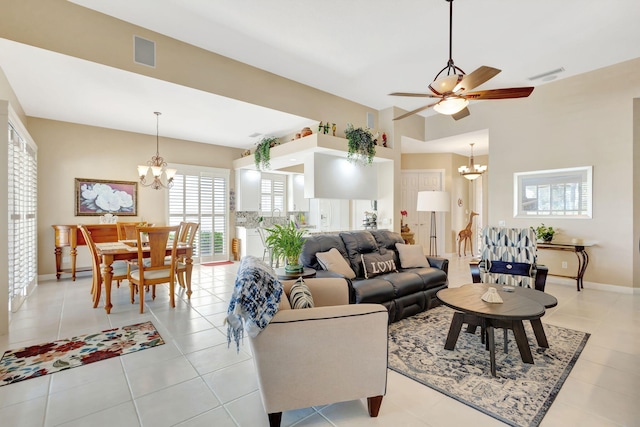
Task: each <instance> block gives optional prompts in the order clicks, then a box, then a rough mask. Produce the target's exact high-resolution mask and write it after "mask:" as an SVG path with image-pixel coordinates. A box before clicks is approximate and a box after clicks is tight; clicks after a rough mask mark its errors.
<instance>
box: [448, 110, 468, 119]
mask: <svg viewBox="0 0 640 427" xmlns="http://www.w3.org/2000/svg"><path fill="white" fill-rule="evenodd" d="M469 114H471V113H470V112H469V109H468V108H467V107H464V108H463V109H462V110H460V111H458V112H457V113H455V114H452V115H451V117H453V119H454V120H460V119H463V118H465V117H467V116H468V115H469Z"/></svg>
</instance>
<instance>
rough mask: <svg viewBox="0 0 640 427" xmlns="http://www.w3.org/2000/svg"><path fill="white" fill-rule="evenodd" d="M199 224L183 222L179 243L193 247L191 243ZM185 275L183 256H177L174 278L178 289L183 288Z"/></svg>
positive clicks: (184, 259) (184, 258)
mask: <svg viewBox="0 0 640 427" xmlns="http://www.w3.org/2000/svg"><path fill="white" fill-rule="evenodd" d="M199 227H200V223H198V222H184V223H182V224H181V232H180V239H179V243H186V244H187V245H189V246H193V242H194V240H195V238H196V235H197V233H198V228H199ZM186 273H187V263H186V257H185V256H179V257H177V260H176V276H177V278H178V284H179V285H180V287H182V288H184V287H185V282H186V277H185V276H186Z"/></svg>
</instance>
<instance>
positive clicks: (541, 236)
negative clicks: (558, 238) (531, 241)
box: [531, 224, 556, 243]
mask: <svg viewBox="0 0 640 427" xmlns="http://www.w3.org/2000/svg"><path fill="white" fill-rule="evenodd" d="M531 229H532V230H533V231H535V232H536V237H537V238H538V240H541V241H543V242H546V243H549V242H550V241H551V240H552V239H553V235H554V234H555V232H556V231H555V230H554V229H553V227H547V226H546V225H544V224H540V225H539V226H538V227H536V228H533V227H531Z"/></svg>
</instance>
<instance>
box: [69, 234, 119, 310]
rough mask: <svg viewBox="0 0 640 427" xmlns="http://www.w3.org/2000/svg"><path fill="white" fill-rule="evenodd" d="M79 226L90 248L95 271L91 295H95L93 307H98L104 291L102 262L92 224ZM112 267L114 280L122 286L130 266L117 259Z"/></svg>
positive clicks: (92, 266) (93, 271)
mask: <svg viewBox="0 0 640 427" xmlns="http://www.w3.org/2000/svg"><path fill="white" fill-rule="evenodd" d="M78 227H79V228H80V231H81V232H82V236H83V237H84V240H85V242H86V243H87V248H89V254H90V255H91V268H92V273H93V282H92V285H91V295H93V308H96V307H98V304H99V303H100V295H101V293H102V263H101V259H100V257H99V256H98V252H97V250H96V244H95V242H94V241H93V237H92V236H91V231H90V226H86V225H79V226H78ZM112 268H113V278H112V280H115V281H116V283H118V286H120V281H121V280H125V279H126V278H127V277H128V274H129V266H128V265H127V263H126V262H125V261H116V262H114V263H113V265H112Z"/></svg>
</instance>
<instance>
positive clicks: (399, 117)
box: [393, 102, 437, 120]
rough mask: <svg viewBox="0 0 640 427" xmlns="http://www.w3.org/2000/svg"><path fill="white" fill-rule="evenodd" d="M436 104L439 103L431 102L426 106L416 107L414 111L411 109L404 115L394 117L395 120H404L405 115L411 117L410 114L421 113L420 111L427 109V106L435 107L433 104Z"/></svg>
mask: <svg viewBox="0 0 640 427" xmlns="http://www.w3.org/2000/svg"><path fill="white" fill-rule="evenodd" d="M436 104H437V102H434V103H433V104H429V105H425V106H424V107H420V108H416V109H415V110H413V111H409V112H408V113H405V114H403V115H401V116H398V117H396V118H395V119H393V120H402V119H404V118H405V117H409V116H411V115H413V114H416V113H419V112H420V111H423V110H426V109H427V108H429V107H433V106H434V105H436Z"/></svg>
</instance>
